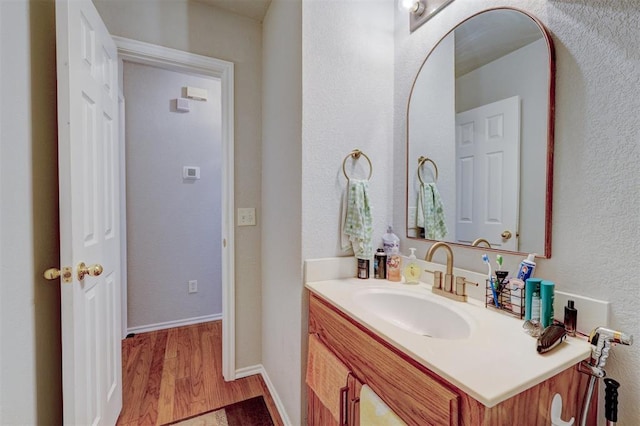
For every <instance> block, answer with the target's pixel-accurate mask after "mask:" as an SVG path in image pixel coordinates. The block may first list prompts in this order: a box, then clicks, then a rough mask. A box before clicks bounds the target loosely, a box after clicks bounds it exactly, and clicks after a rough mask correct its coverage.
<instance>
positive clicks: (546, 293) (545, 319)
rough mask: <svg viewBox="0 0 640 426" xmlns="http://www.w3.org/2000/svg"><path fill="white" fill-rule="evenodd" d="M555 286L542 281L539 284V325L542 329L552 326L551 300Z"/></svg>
mask: <svg viewBox="0 0 640 426" xmlns="http://www.w3.org/2000/svg"><path fill="white" fill-rule="evenodd" d="M554 289H555V284H554V283H553V282H551V281H547V280H544V281H542V282H541V283H540V323H541V324H542V328H543V329H544V328H547V327H549V326H550V325H551V324H553V318H554V315H553V299H554Z"/></svg>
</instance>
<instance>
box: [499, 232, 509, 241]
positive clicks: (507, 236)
mask: <svg viewBox="0 0 640 426" xmlns="http://www.w3.org/2000/svg"><path fill="white" fill-rule="evenodd" d="M500 235H501V236H502V238H503V239H505V240H509V239H511V231H504V232H503V233H502V234H500Z"/></svg>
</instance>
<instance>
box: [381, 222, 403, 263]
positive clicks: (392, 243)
mask: <svg viewBox="0 0 640 426" xmlns="http://www.w3.org/2000/svg"><path fill="white" fill-rule="evenodd" d="M382 248H383V249H384V252H385V253H386V255H387V257H389V255H390V254H391V252H392V251H394V250H395V252H396V254H398V253H400V238H398V236H397V235H396V234H394V233H393V228H392V227H391V225H389V227H388V228H387V232H386V233H385V234H384V235H383V236H382Z"/></svg>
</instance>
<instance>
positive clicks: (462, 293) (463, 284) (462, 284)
mask: <svg viewBox="0 0 640 426" xmlns="http://www.w3.org/2000/svg"><path fill="white" fill-rule="evenodd" d="M467 284H470V285H474V286H476V287H477V286H478V283H474V282H473V281H468V280H467V279H466V278H465V277H456V294H457V295H459V296H466V295H467V291H466V290H467V289H466V285H467ZM461 287H462V291H460V290H459V289H460V288H461Z"/></svg>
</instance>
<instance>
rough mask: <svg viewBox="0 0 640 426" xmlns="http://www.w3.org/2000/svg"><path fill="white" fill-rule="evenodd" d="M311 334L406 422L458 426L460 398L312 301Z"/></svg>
mask: <svg viewBox="0 0 640 426" xmlns="http://www.w3.org/2000/svg"><path fill="white" fill-rule="evenodd" d="M309 330H310V331H311V332H313V333H316V334H318V335H319V336H320V339H321V340H322V341H323V342H325V344H326V345H327V346H329V347H330V348H332V349H333V350H334V352H335V353H336V354H338V356H340V357H341V358H342V361H343V362H344V363H345V364H346V365H347V366H348V367H349V368H350V369H351V371H353V372H354V374H355V375H356V376H357V377H358V378H359V379H361V380H362V382H363V383H366V384H368V385H369V386H370V387H371V388H372V389H373V391H374V392H376V393H377V394H379V395H381V396H382V395H384V399H385V402H386V403H387V405H389V407H390V408H391V409H392V410H393V411H394V412H396V413H397V414H398V415H399V416H400V417H401V418H402V419H403V420H404V421H405V422H407V423H409V424H417V425H457V424H459V423H458V418H459V405H460V397H459V395H458V394H457V393H456V392H455V391H453V390H451V389H449V388H448V387H445V386H444V385H443V384H442V383H441V382H440V381H438V380H437V379H435V378H434V377H432V376H431V374H432V373H431V372H429V371H428V370H427V369H426V368H424V367H423V366H421V365H419V364H418V363H416V362H415V361H414V360H412V359H410V358H408V357H406V355H403V354H402V353H401V352H400V351H398V350H397V349H395V348H393V347H391V346H390V345H389V344H387V343H386V342H384V341H383V340H382V339H380V338H378V337H376V336H374V335H373V334H371V333H370V332H369V331H368V330H366V329H364V328H363V327H361V326H359V325H358V324H356V323H353V322H351V321H350V320H349V319H347V318H346V317H345V316H343V315H341V314H339V313H338V312H336V311H335V310H333V309H332V308H331V307H329V306H328V305H327V304H326V303H325V302H323V301H321V300H320V299H318V298H317V297H316V296H312V297H311V300H310V304H309Z"/></svg>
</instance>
